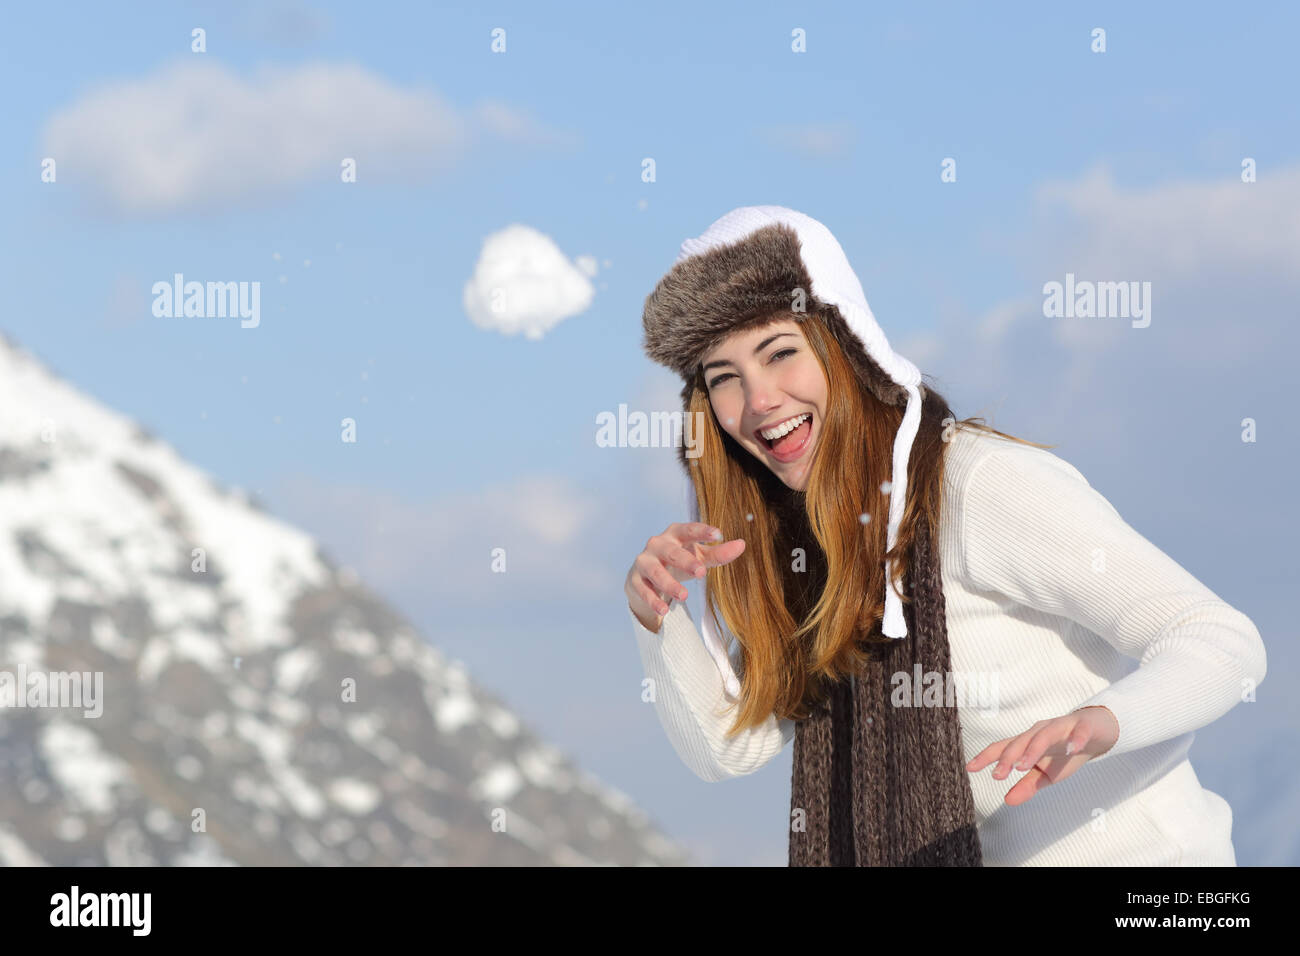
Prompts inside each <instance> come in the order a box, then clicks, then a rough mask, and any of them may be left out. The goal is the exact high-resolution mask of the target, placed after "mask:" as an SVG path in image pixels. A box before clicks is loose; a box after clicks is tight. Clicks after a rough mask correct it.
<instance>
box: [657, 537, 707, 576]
mask: <svg viewBox="0 0 1300 956" xmlns="http://www.w3.org/2000/svg"><path fill="white" fill-rule="evenodd" d="M663 560H664V564H671V565H672V567H673V569H676V570H674V571H673V574H674V576H676V574H677V573H678V571H680V572H681V574H682V577H681V578H679V579H678V580H684V579H686V578H702V577H704V575H705V573H706V570H707V569H706V568H705V566H704V562H703V561H701V560H700V559H699V558H697V557H696V556H695V555H693V554H691V552H689V551H687V550H686V549H685V548H683V547H681V546H680V545H678V546H677V547H672V548H669V549H668V553H667V554H666V555H665V556H664V559H663Z"/></svg>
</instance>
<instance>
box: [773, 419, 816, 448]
mask: <svg viewBox="0 0 1300 956" xmlns="http://www.w3.org/2000/svg"><path fill="white" fill-rule="evenodd" d="M807 434H808V419H806V418H805V419H804V420H803V422H801V423H800V425H799V427H798V428H796V429H794V431H791V432H787V433H786V434H785V435H783V436H781V437H780V438H778V439H777V440H776V441H775V442H774V443H773V445H772V450H773V451H779V452H786V451H789V450H790V449H792V448H798V447H799V443H800V442H801V441H803V439H804V436H805V435H807Z"/></svg>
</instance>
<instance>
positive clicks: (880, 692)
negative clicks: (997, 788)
mask: <svg viewBox="0 0 1300 956" xmlns="http://www.w3.org/2000/svg"><path fill="white" fill-rule="evenodd" d="M907 580H910V582H911V583H910V589H909V593H910V595H911V597H912V601H910V602H908V603H905V604H904V605H903V614H904V618H905V620H906V621H907V632H908V633H907V637H905V638H900V639H897V640H892V639H891V640H890V641H889V643H887V644H869V645H868V649H869V651H870V652H871V659H870V661H869V662H868V664H867V666H866V670H865V672H864V673H859V674H857V675H855V676H854V677H853V678H852V680H851V681H841V682H839V683H838V684H835V685H833V689H832V691H831V693H830V695H829V698H828V699H827V700H825V701H823V702H822V704H821V705H820V706H819V707H817V708H816V709H814V711H813V713H812V715H811V716H810V717H809V718H808V719H807V720H801V721H799V722H798V723H797V724H796V726H795V737H794V769H793V773H792V775H791V781H790V827H791V830H790V866H983V865H984V862H983V857H982V855H981V853H980V842H979V835H978V833H977V831H976V828H975V803H974V798H973V797H972V795H971V788H970V780H969V779H968V776H969V775H968V773H967V771H966V768H965V758H964V756H963V754H962V745H961V729H960V725H959V724H958V720H957V709H956V708H955V707H946V706H940V707H921V706H912V707H902V706H899V707H895V706H892V705H891V703H890V697H891V694H892V692H893V687H894V682H893V680H892V678H893V675H894V674H898V673H902V674H903V675H904V676H905V678H906V679H907V681H909V682H912V681H913V678H914V675H915V673H916V671H915V667H916V665H917V664H920V665H921V676H922V678H923V679H924V676H925V675H926V674H927V673H929V672H931V671H937V672H938V673H940V674H942V675H944V679H945V681H946V680H947V679H948V675H950V674H951V671H952V665H951V661H950V659H949V650H948V630H947V625H946V622H945V619H944V602H943V587H942V578H941V576H940V566H939V555H938V552H937V549H936V548H935V547H934V542H933V540H932V537H931V534H930V531H929V528H928V527H927V526H926V523H925V521H924V519H922V521H921V522H920V523H919V525H918V528H917V537H916V540H915V544H914V545H913V565H912V570H911V573H910V574H909V575H908V576H907V578H905V581H907ZM912 699H913V700H914V701H915V697H913V698H912ZM800 811H802V812H800Z"/></svg>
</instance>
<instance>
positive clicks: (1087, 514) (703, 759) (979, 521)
mask: <svg viewBox="0 0 1300 956" xmlns="http://www.w3.org/2000/svg"><path fill="white" fill-rule="evenodd" d="M945 447H946V457H945V462H946V469H945V477H944V485H943V502H942V514H941V519H940V530H939V548H940V559H941V561H942V570H943V589H944V597H945V609H946V616H947V625H948V641H949V645H950V647H951V651H952V666H953V669H954V671H955V672H956V675H957V676H956V678H955V679H954V680H953V681H950V683H955V681H959V680H962V679H964V680H965V681H966V684H965V687H966V688H967V689H968V692H969V693H970V694H971V695H972V696H971V697H970V698H969V699H968V700H967V706H963V707H961V708H959V718H960V722H961V731H962V743H963V745H964V748H965V759H966V760H967V761H970V760H971V759H973V758H974V757H975V755H976V754H977V753H979V752H980V751H981V750H983V749H984V748H985V747H987V746H988V745H989V744H991V743H993V742H994V741H996V740H1001V739H1004V738H1009V737H1013V736H1016V735H1018V734H1021V733H1023V732H1024V731H1026V730H1028V729H1029V728H1030V727H1031V726H1032V725H1033V724H1034V723H1035V722H1036V721H1038V720H1044V719H1048V718H1051V717H1057V716H1061V715H1063V714H1067V713H1069V712H1071V711H1074V710H1077V709H1079V708H1081V707H1086V706H1089V705H1092V704H1104V705H1105V706H1106V707H1108V708H1109V709H1110V710H1111V712H1112V713H1114V715H1115V717H1116V719H1117V720H1118V722H1119V728H1120V731H1119V740H1118V741H1117V743H1116V744H1115V745H1114V746H1113V747H1112V748H1111V749H1110V750H1108V751H1107V752H1106V753H1104V754H1102V755H1101V756H1100V757H1094V758H1093V759H1091V760H1089V761H1088V762H1087V763H1086V764H1084V765H1083V766H1082V767H1080V768H1079V769H1078V770H1076V771H1075V772H1074V774H1073V775H1072V776H1070V777H1068V778H1066V779H1065V780H1063V781H1061V782H1060V783H1056V784H1052V785H1049V786H1047V787H1046V788H1045V789H1043V790H1040V791H1039V792H1038V793H1037V794H1035V795H1034V796H1033V797H1031V798H1030V799H1029V801H1028V802H1026V803H1023V804H1021V805H1019V806H1014V807H1013V806H1008V805H1007V804H1006V803H1004V802H1003V798H1004V797H1005V796H1006V794H1007V792H1008V791H1009V790H1010V789H1011V788H1012V786H1014V785H1015V784H1016V782H1018V781H1019V780H1020V779H1021V778H1022V777H1023V776H1024V774H1025V772H1026V771H1020V770H1016V769H1015V768H1014V767H1013V768H1012V770H1011V773H1010V774H1008V775H1007V777H1006V779H1005V780H1001V781H998V780H994V779H993V778H992V776H991V774H992V767H987V768H985V769H983V770H980V771H977V772H976V773H972V774H970V781H971V788H972V791H973V794H974V798H975V815H976V823H977V826H978V828H979V836H980V843H981V846H982V848H983V855H984V863H985V865H986V866H1198V865H1205V866H1235V865H1236V857H1235V854H1234V852H1233V847H1232V839H1231V831H1232V810H1231V808H1230V807H1229V806H1228V803H1227V801H1225V800H1224V799H1223V798H1222V797H1220V796H1219V795H1218V794H1216V793H1214V792H1212V791H1210V790H1206V789H1204V788H1203V787H1202V786H1201V784H1200V781H1199V780H1198V779H1197V777H1196V773H1195V772H1194V771H1193V769H1192V765H1191V763H1190V762H1189V760H1188V748H1189V747H1190V746H1191V743H1192V739H1193V736H1194V735H1193V731H1195V730H1196V729H1197V728H1199V727H1203V726H1205V725H1206V724H1208V723H1210V722H1211V721H1213V720H1215V719H1216V718H1218V717H1221V716H1223V714H1224V713H1226V712H1227V711H1228V710H1230V709H1231V708H1232V706H1233V705H1234V704H1236V703H1237V702H1238V701H1239V700H1242V699H1253V694H1252V693H1250V691H1251V689H1252V688H1253V687H1254V685H1257V684H1258V683H1259V682H1260V681H1261V680H1263V678H1264V672H1265V664H1266V661H1265V651H1264V643H1263V641H1262V640H1261V639H1260V635H1259V631H1258V630H1257V629H1256V627H1255V625H1254V624H1253V623H1252V622H1251V620H1250V619H1249V618H1248V617H1247V616H1246V615H1245V614H1243V613H1241V612H1240V611H1237V610H1235V609H1234V608H1232V607H1231V606H1229V605H1228V604H1226V603H1224V602H1223V601H1222V600H1220V599H1219V598H1218V596H1217V595H1215V594H1214V593H1213V592H1212V591H1210V590H1209V589H1208V588H1207V587H1205V585H1203V584H1201V583H1200V582H1199V581H1198V580H1196V578H1194V577H1193V576H1192V575H1191V574H1189V573H1188V572H1187V571H1185V570H1184V569H1183V568H1182V567H1180V566H1179V565H1178V564H1177V563H1176V562H1174V561H1173V560H1172V559H1171V558H1169V557H1168V556H1167V555H1165V554H1164V553H1163V552H1161V551H1160V550H1159V549H1158V548H1156V547H1155V546H1154V545H1152V544H1151V543H1150V542H1149V541H1147V540H1146V539H1145V538H1143V537H1142V535H1140V534H1138V533H1137V532H1136V531H1135V530H1133V528H1131V527H1129V525H1128V524H1127V523H1125V522H1124V520H1123V519H1122V518H1121V517H1120V516H1119V514H1118V512H1116V510H1115V509H1114V507H1112V506H1111V504H1110V503H1109V502H1108V501H1107V500H1106V499H1105V498H1104V497H1102V496H1101V495H1100V494H1099V493H1098V492H1096V491H1095V490H1093V489H1092V488H1091V487H1090V486H1089V485H1088V483H1087V481H1086V480H1085V479H1084V477H1083V475H1081V474H1080V473H1079V471H1078V470H1077V469H1075V468H1074V467H1073V466H1072V465H1070V464H1069V463H1068V462H1066V461H1064V460H1063V459H1061V458H1059V457H1057V456H1056V455H1054V454H1053V453H1052V452H1050V451H1047V450H1045V449H1040V448H1035V447H1033V446H1029V445H1022V444H1019V443H1017V442H1011V441H1007V440H1006V439H1002V438H999V437H998V436H996V435H991V434H989V433H986V432H981V431H978V430H976V429H971V428H963V429H957V430H954V431H953V432H952V434H951V440H950V441H949V442H948V444H947V445H946V446H945ZM726 530H727V531H728V533H729V535H732V534H734V533H735V529H726ZM737 560H740V561H743V560H745V558H744V555H742V556H741V557H740V558H738V559H737ZM628 616H629V618H630V619H631V621H632V627H633V629H634V631H635V633H636V640H637V645H638V647H639V649H640V653H641V661H642V665H643V666H644V668H645V673H646V676H648V677H650V678H652V679H653V681H654V686H655V710H656V712H657V713H658V715H659V719H660V722H661V723H662V724H663V727H664V730H665V731H666V733H667V735H668V739H669V740H670V741H671V743H672V745H673V747H674V749H675V750H676V751H677V753H678V755H679V756H680V757H681V758H682V760H683V761H684V762H685V763H686V765H687V766H688V767H689V768H690V769H691V770H692V771H694V773H695V774H696V775H698V776H699V777H701V778H703V779H704V780H709V781H718V780H724V779H726V778H729V777H735V776H739V775H742V774H747V773H753V772H754V771H756V770H758V769H759V768H760V767H762V766H763V765H764V764H766V763H767V762H768V761H769V760H771V759H772V758H773V757H775V756H776V755H777V754H778V753H779V752H780V751H781V750H782V749H783V748H784V746H785V745H786V744H787V743H788V742H789V741H790V740H791V739H793V737H794V727H795V725H794V722H793V721H791V720H780V721H778V720H777V719H776V718H775V716H769V717H768V719H767V721H766V722H765V723H763V724H762V725H760V726H759V727H758V728H756V729H753V730H747V731H744V732H742V733H741V734H739V735H738V736H737V737H735V738H733V739H732V740H730V741H727V740H725V739H724V736H723V734H724V731H725V730H726V729H727V728H728V727H729V726H730V725H731V722H732V718H733V717H734V708H733V709H730V710H728V709H727V708H729V707H731V704H732V698H731V697H730V695H728V694H727V692H726V690H725V687H724V681H723V677H724V675H723V673H722V670H721V669H720V668H721V667H725V666H729V665H727V664H720V663H715V660H714V658H713V657H711V656H710V654H709V652H708V651H707V649H706V648H705V646H704V643H703V641H702V638H701V635H700V632H699V630H697V628H696V626H695V624H694V622H693V621H692V619H691V617H690V615H689V613H688V612H687V609H686V606H685V604H683V603H681V602H679V601H673V602H672V603H671V605H670V610H669V612H668V614H667V615H666V616H665V617H664V621H663V625H662V626H661V628H660V630H659V631H658V632H657V633H652V632H651V631H649V630H647V629H646V628H645V627H643V626H642V625H641V623H640V622H639V621H638V620H637V618H636V616H635V615H634V614H632V611H631V609H630V608H629V609H628ZM724 635H725V636H724V638H723V639H724V640H726V641H727V642H728V645H729V646H730V644H731V642H732V641H733V640H734V638H732V636H731V634H730V633H728V632H726V631H725V624H724ZM731 653H732V657H731V659H730V666H731V667H732V668H733V670H732V675H730V676H734V665H735V663H736V661H737V660H738V657H737V656H736V655H738V654H739V646H738V645H737V646H736V647H735V648H734V650H733V651H732V652H731ZM1134 660H1136V661H1137V662H1138V663H1137V665H1134V664H1133V661H1134ZM963 675H964V678H963ZM995 681H996V684H995V683H994V682H995ZM922 686H923V687H924V685H922ZM980 691H983V692H990V691H996V697H995V698H994V697H984V696H979V694H980ZM990 705H992V706H990ZM993 766H996V764H994V765H993Z"/></svg>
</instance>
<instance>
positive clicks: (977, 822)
mask: <svg viewBox="0 0 1300 956" xmlns="http://www.w3.org/2000/svg"><path fill="white" fill-rule="evenodd" d="M643 325H644V329H645V348H646V351H647V353H648V354H649V355H650V357H651V358H652V359H654V360H655V361H656V362H659V363H661V364H664V365H666V366H668V367H669V368H672V369H674V370H675V371H677V372H678V373H679V374H681V375H682V378H683V381H684V387H683V389H682V400H683V410H684V411H685V412H686V413H687V414H688V415H692V416H693V415H694V413H701V414H702V416H703V420H704V421H705V422H706V427H705V429H704V434H703V436H702V445H703V448H702V454H700V455H699V457H698V458H696V457H688V456H687V455H686V450H685V446H684V445H683V446H682V447H681V448H680V449H679V460H680V461H681V464H682V466H683V468H684V469H685V471H686V474H687V476H688V478H689V479H690V481H691V485H692V488H693V491H694V496H693V510H694V511H695V512H696V513H697V514H696V516H695V517H696V518H697V520H695V521H693V522H692V523H690V524H673V525H671V526H670V527H669V528H668V529H667V530H666V531H665V532H664V533H663V534H661V535H656V536H655V537H653V538H651V539H650V540H649V541H648V542H647V544H646V548H645V550H644V551H643V552H642V553H641V554H640V555H638V556H637V558H636V561H635V562H634V563H633V566H632V568H631V570H630V571H629V573H628V577H627V582H626V584H625V592H626V594H627V598H628V604H629V612H630V615H631V619H632V624H633V628H634V630H635V633H636V637H637V642H638V647H639V650H640V653H641V658H642V663H643V665H644V667H645V671H646V674H647V675H648V676H649V677H651V678H652V679H653V680H654V686H655V708H656V711H657V713H658V714H659V717H660V720H661V722H662V723H663V726H664V729H665V731H666V732H667V734H668V737H669V740H670V741H671V742H672V744H673V746H674V748H675V749H676V750H677V752H678V754H679V755H680V756H681V757H682V759H683V761H684V762H685V763H686V764H687V765H688V766H689V767H690V768H691V769H692V770H693V771H694V772H695V773H696V774H697V775H699V776H700V777H702V778H703V779H705V780H722V779H726V778H728V777H733V776H738V775H741V774H746V773H752V772H754V771H755V770H757V769H759V768H760V767H762V766H763V765H764V764H766V763H767V762H768V761H769V760H771V759H772V757H774V756H776V754H777V753H779V752H780V750H781V749H782V748H783V747H784V746H785V744H786V743H788V742H789V741H790V740H791V739H793V740H794V759H793V768H794V769H793V776H792V781H791V820H790V857H789V859H790V865H792V866H801V865H807V866H854V865H857V866H909V865H945V866H981V865H984V866H1035V865H1073V866H1079V865H1112V866H1113V865H1157V866H1159V865H1165V866H1172V865H1182V866H1193V865H1227V866H1233V865H1235V864H1236V859H1235V854H1234V852H1233V848H1232V842H1231V825H1232V811H1231V809H1230V808H1229V806H1228V804H1227V802H1226V801H1224V800H1223V799H1222V798H1221V797H1220V796H1219V795H1218V794H1215V793H1213V792H1211V791H1209V790H1205V789H1204V788H1203V787H1201V785H1200V782H1199V781H1198V780H1197V777H1196V774H1195V772H1194V771H1193V769H1192V766H1191V763H1190V762H1189V761H1188V758H1187V753H1188V748H1189V747H1190V745H1191V742H1192V739H1193V733H1192V732H1193V731H1194V730H1195V729H1197V728H1198V727H1202V726H1204V725H1205V724H1207V723H1209V722H1210V721H1212V720H1214V719H1216V718H1218V717H1220V716H1222V715H1223V714H1224V713H1225V712H1226V711H1228V710H1229V709H1230V708H1231V707H1232V706H1233V704H1234V703H1236V701H1237V700H1238V699H1239V697H1240V696H1244V692H1243V688H1247V687H1253V685H1255V684H1258V682H1259V681H1261V680H1262V679H1263V677H1264V672H1265V651H1264V645H1263V642H1262V641H1261V639H1260V636H1259V633H1258V631H1257V629H1256V628H1255V626H1254V624H1253V623H1252V622H1251V621H1250V619H1249V618H1247V617H1246V616H1245V615H1244V614H1242V613H1241V612H1239V611H1237V610H1235V609H1233V608H1232V607H1230V606H1229V605H1227V604H1225V603H1224V602H1223V601H1221V600H1220V599H1219V598H1218V597H1217V596H1216V595H1215V594H1214V593H1213V592H1211V591H1210V590H1209V589H1208V588H1206V587H1205V586H1204V585H1202V584H1201V583H1200V582H1199V581H1197V580H1196V579H1195V578H1193V577H1192V576H1191V575H1190V574H1188V573H1187V572H1186V571H1185V570H1183V569H1182V568H1181V567H1180V566H1179V565H1177V564H1176V563H1175V562H1174V561H1172V560H1171V559H1170V558H1169V557H1167V556H1166V555H1164V554H1163V553H1162V552H1160V551H1159V550H1158V549H1157V548H1155V547H1154V546H1153V545H1152V544H1151V543H1150V542H1148V541H1146V539H1144V538H1143V537H1142V536H1141V535H1139V534H1138V533H1137V532H1136V531H1134V530H1133V529H1132V528H1131V527H1129V526H1128V525H1127V524H1126V523H1125V522H1124V521H1123V520H1122V519H1121V518H1120V516H1119V514H1118V513H1117V512H1116V511H1115V509H1114V508H1113V507H1111V505H1110V504H1109V503H1108V502H1107V501H1106V499H1105V498H1103V497H1102V496H1101V495H1100V494H1098V493H1097V492H1096V491H1094V490H1093V489H1092V488H1091V487H1089V485H1088V484H1087V482H1086V481H1085V480H1084V478H1083V476H1082V475H1081V474H1080V473H1079V472H1078V471H1077V470H1076V469H1075V468H1074V467H1073V466H1071V465H1070V464H1068V463H1067V462H1065V461H1064V460H1062V459H1060V458H1058V457H1057V456H1055V455H1053V454H1052V453H1051V452H1049V451H1047V450H1046V449H1047V448H1048V447H1050V446H1041V445H1035V444H1033V443H1029V442H1024V441H1021V440H1020V439H1015V438H1012V437H1011V436H1008V435H1004V434H1003V433H1001V432H998V431H996V430H994V429H991V428H988V427H987V426H985V425H982V424H979V423H978V422H976V421H974V420H970V419H967V420H963V421H961V422H957V421H954V418H953V415H952V412H951V410H950V409H949V408H948V405H947V403H946V402H945V401H944V399H943V397H942V396H941V395H939V394H938V393H937V392H935V391H934V390H932V389H929V388H926V387H925V386H924V385H923V384H921V375H920V373H919V372H918V371H917V369H916V367H915V366H914V365H912V364H911V363H910V362H908V361H907V360H906V359H904V358H903V357H901V356H899V355H898V354H897V353H895V352H893V351H892V349H891V348H890V347H889V344H888V341H887V340H886V338H885V335H884V333H883V332H882V331H881V329H880V327H879V326H878V325H877V324H876V322H875V319H874V317H873V316H872V314H871V310H870V308H869V306H868V305H867V302H866V299H865V297H864V296H863V293H862V287H861V284H860V283H859V281H858V279H857V277H856V275H855V274H854V273H853V270H852V268H851V267H850V266H849V264H848V261H847V259H846V258H845V256H844V252H843V250H842V249H841V248H840V246H839V243H838V242H837V241H836V240H835V238H834V237H833V236H832V235H831V233H830V232H829V230H827V229H826V227H825V226H823V225H822V224H821V223H819V222H817V221H816V220H814V219H811V218H810V217H808V216H805V215H803V214H801V213H798V212H795V211H793V210H790V209H786V208H784V207H780V206H756V207H743V208H741V209H737V210H734V211H732V212H731V213H728V214H727V215H726V216H724V217H722V218H721V219H719V220H718V221H717V222H715V223H714V224H713V225H712V226H711V227H710V228H709V230H708V231H706V232H705V233H704V235H703V236H700V237H699V238H696V239H688V240H687V241H686V242H685V243H684V244H683V246H682V251H681V254H680V255H679V257H678V260H677V263H676V264H675V265H674V267H673V268H672V270H671V271H670V272H669V273H668V274H667V275H665V276H664V277H663V278H662V279H661V280H660V282H659V284H658V285H657V286H656V288H655V290H654V291H653V292H652V293H651V294H650V295H649V296H648V297H647V299H646V306H645V312H644V315H643ZM692 420H695V421H698V420H700V419H699V418H692ZM706 569H708V571H707V578H706V581H705V608H706V613H705V615H704V621H703V630H704V635H703V642H702V641H701V635H700V632H699V631H697V630H696V628H695V625H694V623H693V622H692V621H691V618H690V616H689V615H688V614H687V612H686V606H685V605H684V604H681V603H677V604H674V603H673V602H674V600H682V599H684V598H685V596H686V591H685V589H684V587H683V584H682V582H684V581H686V580H690V579H695V578H698V577H701V576H705V575H706ZM719 610H720V612H721V618H722V620H721V621H718V620H717V614H718V611H719ZM719 631H721V632H722V633H723V634H725V635H727V637H726V638H723V637H720V636H719ZM733 634H734V635H735V640H736V643H737V645H738V647H737V649H736V651H735V652H734V653H728V650H727V646H728V643H729V641H730V635H733ZM1126 658H1130V659H1136V660H1139V661H1140V662H1141V663H1140V666H1138V667H1137V668H1136V669H1134V668H1133V667H1132V665H1131V664H1129V663H1128V661H1127V660H1126ZM732 708H734V713H731V710H732ZM729 714H730V716H729ZM982 771H983V772H982ZM1012 781H1013V782H1014V785H1012V786H1010V787H1008V782H1012Z"/></svg>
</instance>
